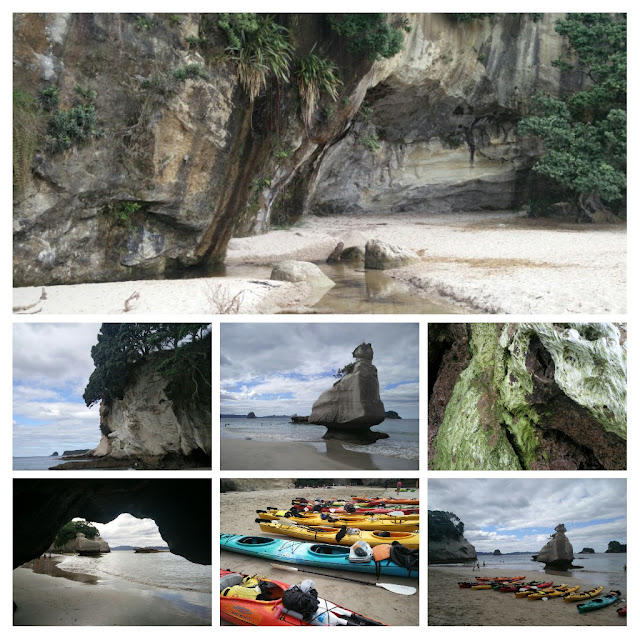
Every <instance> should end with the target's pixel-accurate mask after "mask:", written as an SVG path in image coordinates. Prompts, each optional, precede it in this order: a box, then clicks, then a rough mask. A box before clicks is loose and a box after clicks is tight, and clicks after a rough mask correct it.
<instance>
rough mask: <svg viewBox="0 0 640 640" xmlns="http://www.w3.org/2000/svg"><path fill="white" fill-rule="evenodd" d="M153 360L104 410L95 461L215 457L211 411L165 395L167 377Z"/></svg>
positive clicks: (137, 373)
mask: <svg viewBox="0 0 640 640" xmlns="http://www.w3.org/2000/svg"><path fill="white" fill-rule="evenodd" d="M156 364H157V363H156V362H155V361H154V360H153V359H151V360H150V361H148V362H145V363H143V364H142V365H141V366H140V367H138V368H137V369H136V370H135V372H134V373H133V375H132V376H131V378H130V380H129V381H128V384H127V387H126V389H125V392H124V396H123V397H122V398H121V399H115V400H113V401H112V402H105V401H104V400H103V401H102V403H101V405H100V430H101V431H102V434H103V435H102V438H101V440H100V444H99V445H98V446H97V447H96V448H95V449H93V450H92V451H90V452H89V455H91V456H94V457H96V458H102V457H105V458H108V459H110V460H114V461H118V460H122V459H129V458H131V459H138V458H140V459H148V458H159V459H161V458H163V457H165V456H176V457H178V458H180V457H183V458H189V457H195V458H199V457H209V458H210V456H211V408H210V407H209V406H200V405H198V406H194V405H193V404H191V403H188V402H187V403H185V404H182V403H178V402H176V401H173V400H171V399H170V398H169V397H168V396H167V393H166V391H165V386H166V383H167V380H166V378H165V377H164V376H163V375H161V374H160V373H158V371H157V370H156Z"/></svg>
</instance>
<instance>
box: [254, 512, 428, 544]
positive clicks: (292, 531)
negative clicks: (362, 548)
mask: <svg viewBox="0 0 640 640" xmlns="http://www.w3.org/2000/svg"><path fill="white" fill-rule="evenodd" d="M256 522H258V523H259V524H260V529H262V531H265V532H266V533H275V534H280V535H283V536H290V537H292V538H300V539H302V540H313V541H314V542H327V543H329V544H340V545H344V546H348V547H350V546H351V545H353V544H355V543H356V542H358V540H364V541H365V542H368V543H369V544H370V545H371V546H372V547H375V546H376V545H378V544H391V543H392V542H393V541H394V540H397V541H398V542H400V543H401V544H403V545H404V546H405V547H408V548H409V549H418V548H419V547H420V534H419V533H409V532H405V531H380V530H375V531H360V530H357V529H353V530H354V531H357V533H346V531H347V527H346V526H343V527H307V526H304V525H299V524H286V523H285V522H278V521H271V522H265V521H263V520H260V519H258V520H256Z"/></svg>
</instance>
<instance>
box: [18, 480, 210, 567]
mask: <svg viewBox="0 0 640 640" xmlns="http://www.w3.org/2000/svg"><path fill="white" fill-rule="evenodd" d="M121 513H130V514H131V515H133V516H134V517H136V518H151V519H153V520H154V521H155V523H156V524H157V525H158V529H159V530H160V535H161V536H162V538H163V540H165V542H166V543H167V544H168V545H169V549H170V550H171V552H172V553H175V554H177V555H180V556H183V557H185V558H186V559H187V560H190V561H191V562H197V563H199V564H211V480H209V479H180V480H166V479H159V478H158V479H145V480H129V479H119V480H104V479H102V480H100V479H98V480H94V479H82V480H70V479H63V480H56V479H49V480H47V482H43V481H42V480H32V479H17V480H14V483H13V566H14V568H15V567H19V566H20V565H21V564H24V563H25V562H27V561H29V560H31V559H32V558H37V557H39V556H40V555H42V554H43V553H44V552H45V551H46V550H47V549H48V548H49V546H50V545H51V543H52V542H53V540H54V538H55V537H56V535H57V533H58V531H59V530H60V528H61V527H62V525H63V524H65V522H69V520H71V519H73V518H75V517H80V518H84V519H86V520H88V521H90V522H101V523H106V522H111V520H113V519H114V518H116V517H117V516H119V515H120V514H121ZM194 532H197V534H196V533H194Z"/></svg>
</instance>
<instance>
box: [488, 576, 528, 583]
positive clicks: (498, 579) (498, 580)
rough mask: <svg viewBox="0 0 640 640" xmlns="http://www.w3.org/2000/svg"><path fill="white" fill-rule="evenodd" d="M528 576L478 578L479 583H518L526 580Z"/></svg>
mask: <svg viewBox="0 0 640 640" xmlns="http://www.w3.org/2000/svg"><path fill="white" fill-rule="evenodd" d="M526 577H527V576H515V577H511V578H476V580H477V581H478V582H517V581H518V580H524V579H525V578H526Z"/></svg>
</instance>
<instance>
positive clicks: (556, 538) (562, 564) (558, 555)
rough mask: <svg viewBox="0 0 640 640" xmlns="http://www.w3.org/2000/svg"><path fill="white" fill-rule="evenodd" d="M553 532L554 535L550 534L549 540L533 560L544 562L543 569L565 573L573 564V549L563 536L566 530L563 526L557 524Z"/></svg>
mask: <svg viewBox="0 0 640 640" xmlns="http://www.w3.org/2000/svg"><path fill="white" fill-rule="evenodd" d="M555 531H556V533H555V534H552V536H551V540H549V542H547V544H545V545H544V547H542V549H540V553H538V555H537V556H536V557H535V560H536V561H537V562H544V564H545V568H546V567H549V568H552V569H559V570H560V571H566V570H567V569H568V568H569V567H571V564H572V562H573V547H572V546H571V543H570V542H569V538H567V536H566V535H565V533H566V531H567V530H566V529H565V526H564V525H563V524H559V525H558V526H557V527H556V528H555Z"/></svg>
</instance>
